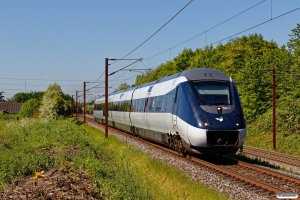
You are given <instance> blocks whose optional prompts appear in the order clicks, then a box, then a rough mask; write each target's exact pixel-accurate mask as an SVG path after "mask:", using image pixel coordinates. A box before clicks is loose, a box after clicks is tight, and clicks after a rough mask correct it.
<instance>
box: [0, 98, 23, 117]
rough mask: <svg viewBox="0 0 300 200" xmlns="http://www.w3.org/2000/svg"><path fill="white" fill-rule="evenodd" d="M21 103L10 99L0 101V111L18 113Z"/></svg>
mask: <svg viewBox="0 0 300 200" xmlns="http://www.w3.org/2000/svg"><path fill="white" fill-rule="evenodd" d="M22 104H23V103H17V102H12V101H0V112H3V113H6V114H18V113H19V112H20V110H21V107H22Z"/></svg>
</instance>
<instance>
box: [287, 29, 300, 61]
mask: <svg viewBox="0 0 300 200" xmlns="http://www.w3.org/2000/svg"><path fill="white" fill-rule="evenodd" d="M289 36H290V37H291V38H290V40H289V42H288V43H287V46H288V47H289V50H290V51H291V52H293V53H294V54H295V55H298V56H300V24H297V27H296V28H294V29H292V33H291V34H290V35H289Z"/></svg>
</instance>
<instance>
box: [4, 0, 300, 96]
mask: <svg viewBox="0 0 300 200" xmlns="http://www.w3.org/2000/svg"><path fill="white" fill-rule="evenodd" d="M188 2H189V0H181V1H179V0H176V1H175V0H151V1H150V0H148V1H146V0H48V1H46V0H26V1H24V0H0V91H4V92H5V93H4V96H5V97H6V98H10V97H12V96H13V95H14V94H16V93H18V92H25V91H27V92H30V91H45V90H46V89H47V87H48V86H49V84H53V83H58V84H59V85H60V86H61V88H62V90H63V92H64V93H68V94H70V95H75V93H76V90H78V91H83V82H84V81H87V82H93V81H96V80H97V79H98V78H99V77H100V78H99V79H98V80H97V83H89V84H87V89H89V88H91V87H94V86H96V85H98V84H100V83H101V82H103V81H104V76H103V75H102V74H103V72H104V66H105V58H122V57H124V56H125V55H127V54H128V53H130V52H131V51H132V50H134V49H135V48H136V47H138V46H139V45H140V44H142V43H143V42H144V41H145V40H146V39H148V38H149V37H150V36H151V35H152V34H154V33H155V32H156V31H157V30H159V29H160V28H161V27H162V26H163V25H164V24H165V23H166V22H168V21H169V20H170V19H171V18H172V17H173V16H174V15H175V14H176V13H177V12H178V11H180V10H181V9H182V8H183V7H184V6H185V5H186V4H188ZM260 2H261V3H260ZM256 4H258V5H256ZM254 5H256V6H254ZM252 6H254V7H253V8H251V9H249V10H248V11H245V10H247V9H248V8H250V7H252ZM297 8H300V1H299V0H265V1H261V0H251V1H250V0H248V1H242V0H227V1H225V0H194V1H192V2H191V3H190V4H189V5H188V6H187V7H186V8H185V9H184V10H182V12H180V13H179V14H178V15H177V16H176V17H175V18H174V19H173V20H172V21H170V22H169V23H168V24H167V25H166V26H165V27H163V28H162V29H161V30H160V31H159V32H157V33H156V34H155V35H154V36H153V37H152V38H151V39H149V40H148V41H147V42H146V43H145V44H143V45H142V46H141V47H139V48H138V49H137V50H135V51H134V52H132V53H131V54H130V55H128V56H127V57H126V58H128V59H129V58H130V59H137V58H143V61H142V62H139V63H138V64H137V65H133V66H130V67H128V68H129V69H132V68H137V69H147V68H155V67H157V66H158V65H159V64H161V63H165V62H166V61H168V60H172V59H173V58H174V57H175V56H177V55H178V54H179V53H180V52H181V51H182V50H183V49H184V48H191V49H193V50H194V49H196V48H203V47H204V46H206V45H210V44H214V43H216V42H218V41H220V43H226V42H228V39H225V38H228V37H230V36H232V35H235V34H237V33H239V32H241V31H244V30H246V29H248V28H251V27H253V26H256V25H258V24H260V23H263V22H265V21H267V20H270V19H272V18H273V20H272V21H270V22H267V23H265V24H263V25H261V26H258V27H256V28H253V29H250V30H249V31H246V32H243V33H241V34H239V35H236V36H234V37H241V36H243V35H249V34H253V33H258V34H261V35H262V36H263V37H264V39H265V40H268V41H271V40H273V41H275V42H276V43H277V44H278V45H279V46H281V45H284V44H286V43H287V42H288V40H289V36H288V35H289V34H290V33H291V30H292V29H293V28H295V27H296V25H297V23H300V9H298V10H296V11H294V12H291V13H289V14H286V15H284V16H282V17H279V18H276V17H278V16H280V15H282V14H284V13H287V12H289V11H292V10H294V9H297ZM243 11H245V12H244V13H242V14H240V15H238V16H236V17H234V18H233V19H231V20H229V21H227V22H224V21H225V20H227V19H230V18H231V17H233V16H235V15H237V14H239V13H241V12H243ZM274 18H276V19H274ZM222 22H224V23H223V24H221V25H219V26H217V27H215V28H213V29H211V28H212V27H214V26H216V25H218V24H220V23H222ZM209 29H211V30H209ZM207 30H209V31H207ZM205 31H207V32H206V34H201V33H203V32H205ZM197 35H198V36H197ZM194 36H197V37H195V38H194V39H191V40H189V41H188V42H185V43H183V44H181V45H178V44H180V43H182V42H184V41H186V40H188V39H190V38H193V37H194ZM223 39H225V40H223ZM177 45H178V46H177ZM175 46H176V47H175ZM161 52H163V53H161ZM159 53H161V54H159ZM157 54H159V55H157ZM154 55H156V56H154ZM153 56H154V57H153ZM130 62H132V61H119V62H117V63H114V64H112V65H111V66H110V67H109V73H111V72H114V71H116V70H118V69H120V68H122V67H124V66H126V65H128V64H129V63H130ZM110 63H113V61H110ZM142 72H145V71H142ZM139 73H140V72H129V71H120V72H118V73H116V74H115V75H113V76H110V77H109V86H111V87H112V88H111V89H110V92H111V91H112V90H113V89H114V88H117V87H118V85H120V84H121V83H123V82H124V80H125V81H126V83H127V84H132V83H134V81H135V76H136V75H138V74H139ZM101 75H102V76H101ZM103 86H104V84H102V85H99V86H98V87H103ZM82 94H83V93H82V92H79V95H82ZM87 94H88V98H87V99H88V100H91V99H95V97H96V96H98V95H103V94H104V88H93V89H90V90H89V91H88V93H87ZM82 101H83V100H82V98H81V102H82Z"/></svg>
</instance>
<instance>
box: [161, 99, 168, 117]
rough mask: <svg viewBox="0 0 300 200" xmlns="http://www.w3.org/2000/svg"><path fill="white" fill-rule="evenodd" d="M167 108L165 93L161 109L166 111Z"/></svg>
mask: <svg viewBox="0 0 300 200" xmlns="http://www.w3.org/2000/svg"><path fill="white" fill-rule="evenodd" d="M166 110H167V95H164V96H163V97H162V102H161V109H160V112H164V113H165V112H166Z"/></svg>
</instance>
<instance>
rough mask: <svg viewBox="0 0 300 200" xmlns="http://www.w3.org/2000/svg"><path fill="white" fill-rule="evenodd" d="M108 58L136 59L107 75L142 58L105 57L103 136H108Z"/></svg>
mask: <svg viewBox="0 0 300 200" xmlns="http://www.w3.org/2000/svg"><path fill="white" fill-rule="evenodd" d="M108 60H136V61H135V62H133V63H131V64H129V65H127V66H125V67H123V68H122V69H119V70H117V71H115V72H112V73H110V74H109V75H113V74H115V73H116V72H118V71H121V70H123V69H125V68H126V67H128V66H130V65H132V64H134V63H136V62H138V61H141V60H142V58H140V59H122V58H121V59H108V58H105V106H104V107H105V108H104V117H105V138H108Z"/></svg>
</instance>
